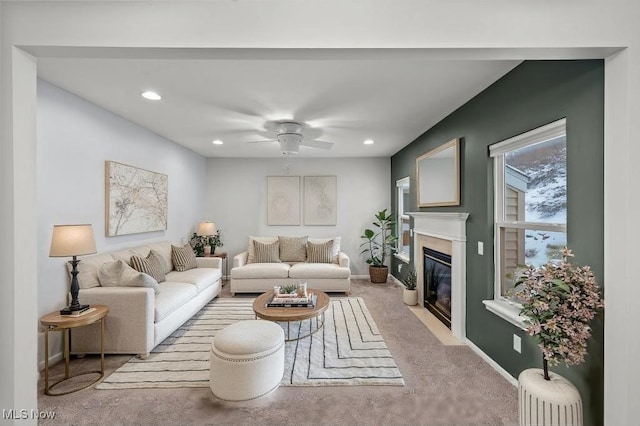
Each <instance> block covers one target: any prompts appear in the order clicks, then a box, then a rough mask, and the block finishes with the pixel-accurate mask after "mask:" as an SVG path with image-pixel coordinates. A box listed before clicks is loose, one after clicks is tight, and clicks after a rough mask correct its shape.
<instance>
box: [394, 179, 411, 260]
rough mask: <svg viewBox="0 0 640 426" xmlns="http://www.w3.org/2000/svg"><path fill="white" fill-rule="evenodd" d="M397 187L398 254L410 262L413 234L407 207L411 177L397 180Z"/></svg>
mask: <svg viewBox="0 0 640 426" xmlns="http://www.w3.org/2000/svg"><path fill="white" fill-rule="evenodd" d="M396 188H397V194H398V195H397V197H398V200H397V204H396V205H397V206H398V213H397V214H398V217H397V218H396V223H397V225H396V226H397V227H398V229H397V235H398V253H397V254H396V256H397V257H398V258H400V259H402V260H403V261H404V262H409V260H410V259H411V257H410V253H411V247H410V246H411V235H410V225H409V215H408V214H406V211H405V209H406V208H407V207H409V188H410V184H409V178H408V177H406V178H403V179H400V180H398V181H396Z"/></svg>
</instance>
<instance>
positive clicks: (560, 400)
mask: <svg viewBox="0 0 640 426" xmlns="http://www.w3.org/2000/svg"><path fill="white" fill-rule="evenodd" d="M549 377H550V378H551V380H545V379H544V372H543V370H542V369H541V368H529V369H527V370H524V371H523V372H522V373H520V376H518V414H519V418H520V426H530V425H542V424H544V425H548V426H564V425H575V426H581V425H582V424H583V419H582V399H581V398H580V392H579V391H578V389H577V388H576V387H575V386H574V385H573V384H572V383H571V382H570V381H569V380H567V379H565V378H564V377H562V376H561V375H559V374H556V373H553V372H551V371H550V372H549Z"/></svg>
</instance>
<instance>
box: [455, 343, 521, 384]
mask: <svg viewBox="0 0 640 426" xmlns="http://www.w3.org/2000/svg"><path fill="white" fill-rule="evenodd" d="M464 343H465V344H466V345H467V346H469V347H470V348H471V350H472V351H474V352H475V353H476V354H478V355H479V356H480V358H482V359H483V360H485V361H486V362H487V364H489V365H490V366H492V367H493V369H494V370H496V371H497V372H498V373H500V375H501V376H502V377H504V378H505V379H507V381H508V382H509V383H511V384H512V385H513V386H515V387H518V379H516V378H515V377H513V376H512V375H511V374H509V372H508V371H507V370H505V369H504V368H502V367H500V364H498V363H497V362H495V361H494V360H493V359H491V358H490V357H489V355H487V354H485V353H484V352H482V350H481V349H480V348H479V347H477V346H476V345H474V344H473V342H471V340H469V339H465V341H464Z"/></svg>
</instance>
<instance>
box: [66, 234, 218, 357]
mask: <svg viewBox="0 0 640 426" xmlns="http://www.w3.org/2000/svg"><path fill="white" fill-rule="evenodd" d="M151 250H155V251H156V252H157V253H159V254H160V255H161V256H162V258H163V259H164V261H165V262H166V264H167V265H166V266H167V271H166V278H165V281H163V282H160V283H159V284H158V285H157V289H158V291H157V292H156V291H155V290H154V288H148V287H126V286H110V287H105V286H102V285H101V283H100V280H99V278H98V271H99V270H100V267H101V266H102V265H104V264H105V263H110V264H113V262H116V261H118V260H123V261H124V262H126V263H127V264H129V262H130V259H131V256H133V255H136V256H140V257H142V258H145V257H146V256H147V255H149V253H150V251H151ZM195 260H196V263H197V268H194V269H189V270H186V271H183V272H178V271H176V270H174V265H173V261H172V256H171V242H169V241H162V242H154V243H150V244H147V245H143V246H138V247H132V248H128V249H123V250H118V251H114V252H107V253H100V254H96V255H93V256H86V257H82V258H81V261H80V263H79V265H78V270H79V275H78V281H79V285H80V292H79V299H80V303H82V304H92V305H93V304H96V305H107V306H108V307H109V313H108V315H107V317H106V319H105V322H104V325H105V353H114V354H138V355H141V356H143V357H146V356H147V355H148V354H149V352H150V351H151V350H152V349H153V348H154V347H156V346H157V345H158V344H159V343H160V342H162V341H163V340H164V339H165V338H167V337H168V336H169V335H170V334H171V333H173V332H174V331H175V330H176V329H177V328H178V327H180V326H181V325H182V324H183V323H184V322H185V321H186V320H188V319H189V318H191V317H192V316H193V315H194V314H195V313H196V312H198V311H199V310H200V309H201V308H202V307H203V306H204V305H206V304H207V303H208V302H209V301H210V300H211V299H213V298H214V297H216V296H217V295H218V294H219V293H220V290H221V288H222V283H221V278H222V263H221V262H222V259H220V258H215V257H206V258H204V257H203V258H197V259H195ZM145 278H146V277H145ZM152 281H153V280H152ZM112 285H113V284H112ZM71 351H72V352H74V353H80V354H82V353H99V352H100V330H99V325H98V324H93V325H91V326H88V327H82V328H79V329H74V330H73V331H72V338H71Z"/></svg>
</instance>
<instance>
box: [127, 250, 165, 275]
mask: <svg viewBox="0 0 640 426" xmlns="http://www.w3.org/2000/svg"><path fill="white" fill-rule="evenodd" d="M131 266H132V267H133V269H135V270H136V271H139V272H144V273H145V274H149V275H151V276H152V277H153V279H155V280H156V281H157V282H159V283H161V282H163V281H164V279H165V273H164V271H165V269H166V266H167V262H165V261H164V259H163V258H162V256H161V255H160V254H159V253H158V252H157V251H155V250H151V251H150V252H149V254H148V255H147V257H145V258H142V257H140V256H131Z"/></svg>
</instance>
